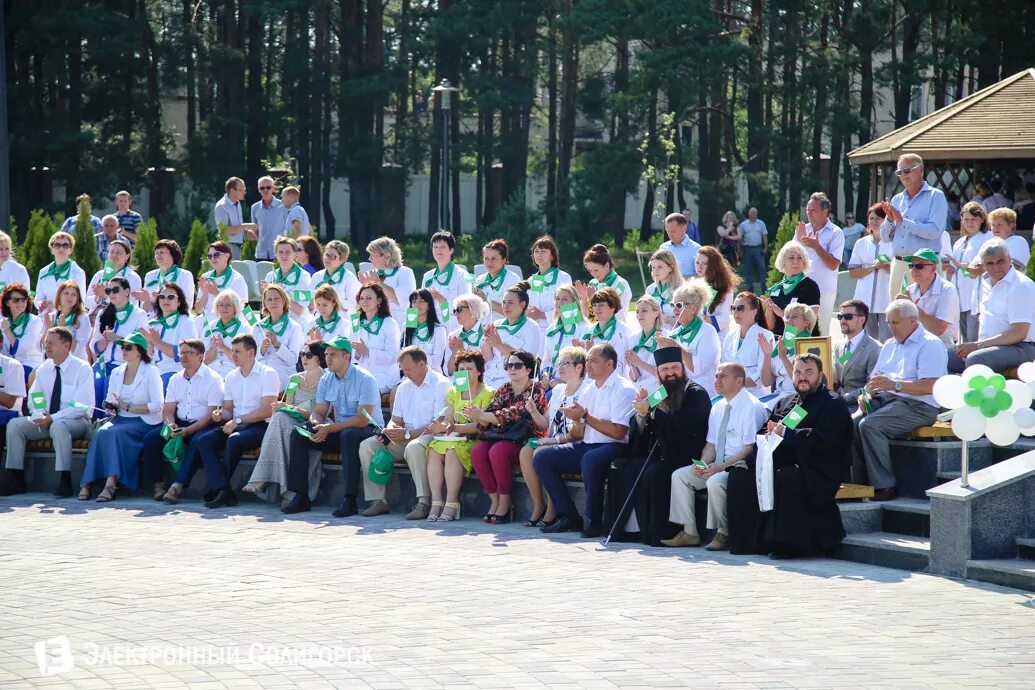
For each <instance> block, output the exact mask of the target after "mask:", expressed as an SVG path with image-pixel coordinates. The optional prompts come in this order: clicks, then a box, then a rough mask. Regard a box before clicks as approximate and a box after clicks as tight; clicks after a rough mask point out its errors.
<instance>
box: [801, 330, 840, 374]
mask: <svg viewBox="0 0 1035 690" xmlns="http://www.w3.org/2000/svg"><path fill="white" fill-rule="evenodd" d="M806 352H809V353H812V354H814V355H817V356H818V357H819V359H820V361H821V362H823V377H824V378H825V379H826V381H827V385H828V386H829V385H831V383H830V382H831V381H833V380H834V346H833V343H832V342H831V340H830V336H829V335H827V336H819V337H808V338H795V339H794V356H795V357H797V356H798V355H802V354H805V353H806Z"/></svg>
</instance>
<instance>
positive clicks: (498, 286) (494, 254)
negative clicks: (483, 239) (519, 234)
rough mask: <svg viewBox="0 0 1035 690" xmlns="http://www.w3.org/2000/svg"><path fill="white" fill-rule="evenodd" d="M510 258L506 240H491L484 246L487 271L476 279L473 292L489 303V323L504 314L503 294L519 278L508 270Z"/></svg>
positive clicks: (487, 318)
mask: <svg viewBox="0 0 1035 690" xmlns="http://www.w3.org/2000/svg"><path fill="white" fill-rule="evenodd" d="M509 260H510V245H508V244H507V241H506V240H503V239H495V240H491V241H490V242H488V243H486V245H485V246H484V247H482V266H483V267H484V268H485V272H484V273H482V274H481V275H480V276H478V277H476V278H475V279H474V288H473V292H474V294H476V295H478V296H479V297H481V298H482V299H483V300H485V303H486V304H488V305H489V315H488V317H486V321H487V322H488V323H491V322H492V321H494V320H495V319H496V317H497V316H498V315H502V314H503V294H504V293H505V292H506V291H507V290H508V289H510V288H511V287H512V286H514V285H516V284H517V282H518V280H519V278H518V277H517V275H516V274H514V273H511V272H510V271H508V270H507V262H508V261H509ZM486 325H487V324H486Z"/></svg>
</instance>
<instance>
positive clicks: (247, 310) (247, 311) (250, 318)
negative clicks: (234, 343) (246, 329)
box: [242, 304, 259, 326]
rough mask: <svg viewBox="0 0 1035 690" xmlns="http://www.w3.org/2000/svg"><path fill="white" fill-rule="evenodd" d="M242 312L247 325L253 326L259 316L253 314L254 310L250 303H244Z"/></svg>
mask: <svg viewBox="0 0 1035 690" xmlns="http://www.w3.org/2000/svg"><path fill="white" fill-rule="evenodd" d="M242 313H243V314H244V318H245V320H246V321H247V322H248V325H249V326H254V325H255V324H256V323H258V321H259V317H258V316H256V315H255V311H254V310H253V309H252V307H251V305H250V304H246V305H245V306H244V311H243V312H242Z"/></svg>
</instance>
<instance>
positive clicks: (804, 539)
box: [726, 384, 853, 556]
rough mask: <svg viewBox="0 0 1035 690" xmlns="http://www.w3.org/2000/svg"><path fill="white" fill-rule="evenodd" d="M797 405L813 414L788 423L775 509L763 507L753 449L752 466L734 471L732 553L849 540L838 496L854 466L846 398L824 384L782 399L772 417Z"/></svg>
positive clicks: (788, 551)
mask: <svg viewBox="0 0 1035 690" xmlns="http://www.w3.org/2000/svg"><path fill="white" fill-rule="evenodd" d="M799 404H800V405H801V406H802V407H804V408H805V411H806V412H807V415H806V416H805V419H804V420H802V422H801V424H799V425H798V428H797V429H785V431H784V438H783V441H782V442H781V443H780V445H779V446H778V447H777V448H776V451H774V453H773V489H774V491H773V508H774V509H773V510H772V511H770V512H767V513H764V514H763V513H760V512H759V510H758V492H757V488H756V486H755V454H754V453H752V454H751V455H750V456H749V457H748V469H744V468H733V469H731V470H730V476H729V482H728V484H727V487H726V494H727V512H728V515H729V530H730V534H729V537H730V553H735V554H736V553H741V554H747V553H771V552H776V553H781V554H784V555H798V556H804V555H816V554H819V553H823V552H826V551H828V550H830V549H831V548H833V547H834V546H836V545H837V544H839V543H840V542H841V540H842V539H844V536H845V530H844V525H843V524H842V523H841V512H840V511H839V510H838V508H837V503H836V502H835V501H834V496H835V495H836V494H837V490H838V488H839V487H840V485H841V479H842V477H843V476H844V473H845V470H846V469H847V468H848V467H849V466H850V464H851V444H852V431H853V429H852V417H851V414H850V413H849V412H848V407H847V406H846V405H845V403H844V401H842V400H841V399H840V398H838V397H837V396H835V395H833V394H831V392H830V391H829V390H828V389H827V387H826V385H825V384H820V387H819V389H817V390H816V391H815V392H814V393H811V394H810V395H808V396H805V397H804V398H802V397H801V396H799V395H797V394H795V395H791V396H788V397H786V398H783V399H782V400H780V402H779V403H778V404H777V406H776V409H774V410H773V413H772V414H771V415H770V417H769V420H770V421H774V422H779V421H781V420H782V419H783V418H784V417H785V416H787V413H788V412H790V411H791V410H792V409H794V406H795V405H799ZM759 433H760V434H763V433H765V428H764V427H763V428H762V429H761V430H760V431H759Z"/></svg>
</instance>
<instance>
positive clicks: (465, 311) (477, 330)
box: [445, 293, 489, 376]
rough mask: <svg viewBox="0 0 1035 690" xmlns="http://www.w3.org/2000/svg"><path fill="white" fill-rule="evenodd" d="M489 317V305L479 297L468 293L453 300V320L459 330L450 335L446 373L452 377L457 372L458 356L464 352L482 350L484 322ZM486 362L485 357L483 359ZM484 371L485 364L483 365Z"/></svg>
mask: <svg viewBox="0 0 1035 690" xmlns="http://www.w3.org/2000/svg"><path fill="white" fill-rule="evenodd" d="M488 315H489V305H488V304H486V302H485V300H483V299H482V298H481V297H479V296H478V295H475V294H474V293H468V294H466V295H460V296H459V297H457V298H456V299H455V300H453V318H454V319H455V320H456V323H457V326H458V327H457V328H456V329H454V330H453V331H452V332H450V334H449V341H448V342H449V358H448V360H447V362H446V369H447V371H446V372H445V373H447V374H449V375H450V376H452V375H453V372H454V371H456V358H457V354H458V353H460V352H462V351H463V350H478V351H479V352H480V351H481V349H482V341H483V340H484V338H485V326H483V325H482V320H483V319H485V317H487V316H488ZM482 359H483V360H484V357H483V358H482ZM482 364H483V366H482V369H483V370H484V369H485V367H484V362H483V363H482Z"/></svg>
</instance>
